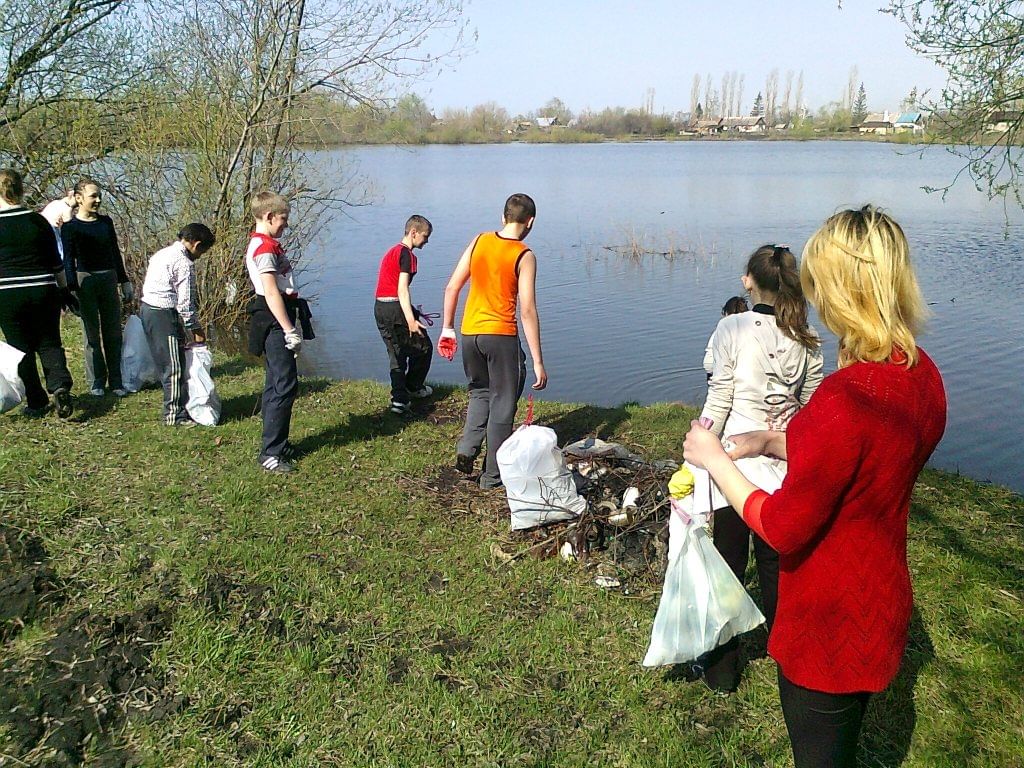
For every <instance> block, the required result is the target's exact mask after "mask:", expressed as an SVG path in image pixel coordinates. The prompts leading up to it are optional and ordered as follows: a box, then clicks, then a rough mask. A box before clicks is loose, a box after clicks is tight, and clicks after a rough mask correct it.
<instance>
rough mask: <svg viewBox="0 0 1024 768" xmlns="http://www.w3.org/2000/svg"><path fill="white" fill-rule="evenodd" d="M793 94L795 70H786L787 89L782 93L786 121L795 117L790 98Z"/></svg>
mask: <svg viewBox="0 0 1024 768" xmlns="http://www.w3.org/2000/svg"><path fill="white" fill-rule="evenodd" d="M792 95H793V70H792V69H790V70H787V71H786V89H785V90H784V91H783V95H782V118H783V120H785V121H786V122H790V121H791V120H792V119H793V116H792V109H791V107H790V103H789V99H790V97H791V96H792Z"/></svg>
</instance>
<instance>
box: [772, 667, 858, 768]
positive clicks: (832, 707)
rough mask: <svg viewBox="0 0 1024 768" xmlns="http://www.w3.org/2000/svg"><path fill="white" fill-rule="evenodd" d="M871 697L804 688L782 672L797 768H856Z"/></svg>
mask: <svg viewBox="0 0 1024 768" xmlns="http://www.w3.org/2000/svg"><path fill="white" fill-rule="evenodd" d="M870 697H871V694H870V693H824V692H823V691H813V690H811V689H810V688H803V687H801V686H799V685H797V684H796V683H793V682H791V681H789V680H787V679H786V677H785V675H783V674H782V670H781V669H780V670H779V698H780V699H781V700H782V715H783V717H785V719H786V730H787V731H789V741H790V743H791V744H792V745H793V760H794V762H795V766H796V768H855V766H856V765H857V739H858V738H859V737H860V725H861V722H862V721H863V720H864V711H865V710H866V709H867V706H868V699H869V698H870Z"/></svg>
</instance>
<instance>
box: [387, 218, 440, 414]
mask: <svg viewBox="0 0 1024 768" xmlns="http://www.w3.org/2000/svg"><path fill="white" fill-rule="evenodd" d="M432 231H433V226H432V225H431V223H430V222H429V221H427V220H426V219H425V218H424V217H423V216H410V217H409V220H408V221H407V222H405V235H404V237H402V241H401V242H400V243H398V244H397V245H395V246H393V247H392V248H391V249H390V250H389V251H388V252H387V253H385V254H384V258H382V259H381V262H380V271H379V273H378V277H377V291H376V294H375V301H374V303H373V316H374V319H375V320H376V322H377V330H379V331H380V337H381V339H383V340H384V348H385V349H386V350H387V352H388V362H389V363H390V365H391V369H390V370H391V412H392V413H398V414H405V413H408V412H409V407H410V404H409V401H410V398H413V397H416V398H420V397H429V396H430V395H431V394H433V392H434V390H433V388H431V387H429V386H427V384H426V380H427V373H428V372H429V371H430V359H431V357H432V355H433V352H434V350H433V346H432V345H431V343H430V337H429V336H428V335H427V329H426V328H424V327H423V326H422V325H421V324H420V322H419V320H420V318H419V314H418V312H417V311H416V310H415V309H413V306H412V298H411V297H410V294H409V285H410V284H411V283H412V279H413V278H414V277H416V269H417V260H416V254H415V253H413V251H414V250H416V249H418V248H422V247H423V246H424V245H426V244H427V241H428V240H429V239H430V233H431V232H432Z"/></svg>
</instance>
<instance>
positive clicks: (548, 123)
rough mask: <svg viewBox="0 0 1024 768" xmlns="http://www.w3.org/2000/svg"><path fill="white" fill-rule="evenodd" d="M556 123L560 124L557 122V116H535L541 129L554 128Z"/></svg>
mask: <svg viewBox="0 0 1024 768" xmlns="http://www.w3.org/2000/svg"><path fill="white" fill-rule="evenodd" d="M557 125H561V123H559V122H558V118H557V117H538V118H537V127H538V128H540V129H541V130H542V131H547V130H550V129H551V128H554V127H555V126H557Z"/></svg>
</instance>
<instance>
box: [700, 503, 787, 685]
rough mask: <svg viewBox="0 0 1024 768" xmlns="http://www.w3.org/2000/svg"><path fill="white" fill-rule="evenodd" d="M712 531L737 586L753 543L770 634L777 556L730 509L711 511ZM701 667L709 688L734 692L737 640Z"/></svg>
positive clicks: (737, 679)
mask: <svg viewBox="0 0 1024 768" xmlns="http://www.w3.org/2000/svg"><path fill="white" fill-rule="evenodd" d="M713 531H714V533H713V540H714V542H715V548H716V549H717V550H718V551H719V552H720V553H721V555H722V559H723V560H725V562H726V563H727V564H728V566H729V567H730V568H731V569H732V572H733V573H734V574H736V578H737V579H739V580H740V583H741V584H742V583H743V575H744V572H745V571H746V570H747V560H748V559H749V557H750V544H751V541H753V544H754V559H755V560H756V561H757V580H758V582H760V585H761V610H762V611H763V612H764V616H765V620H766V629H767V630H768V631H769V633H770V632H771V629H772V624H773V623H774V622H775V603H776V602H777V601H778V594H779V555H778V553H777V552H776V551H775V550H774V549H772V548H771V547H769V546H768V545H767V544H766V543H765V542H764V540H763V539H762V538H761V537H760V536H758V535H757V534H756V533H754V532H753V531H751V530H750V528H748V527H747V524H746V523H744V522H743V519H742V518H741V517H740V516H739V515H738V514H736V510H734V509H733V508H732V507H722V508H721V509H716V510H715V516H714V525H713ZM701 666H703V668H704V679H705V680H706V681H707V684H708V685H709V686H710V687H712V688H715V689H718V690H723V691H734V690H736V687H737V686H738V685H739V683H740V675H741V673H742V671H743V670H742V667H741V664H740V640H739V638H738V637H734V638H733V639H732V640H730V641H729V642H727V643H724V644H723V645H720V646H718V647H717V648H715V649H714V650H713V651H711V652H710V653H708V654H707V655H706V656H705V657H704V658H703V659H701Z"/></svg>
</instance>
